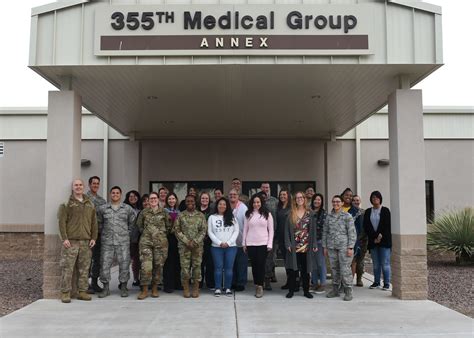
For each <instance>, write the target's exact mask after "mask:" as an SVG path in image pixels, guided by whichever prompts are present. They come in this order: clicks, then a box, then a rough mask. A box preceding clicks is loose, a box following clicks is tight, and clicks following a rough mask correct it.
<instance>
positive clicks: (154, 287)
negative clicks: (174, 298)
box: [151, 283, 160, 298]
mask: <svg viewBox="0 0 474 338" xmlns="http://www.w3.org/2000/svg"><path fill="white" fill-rule="evenodd" d="M151 296H152V297H153V298H158V297H160V294H159V293H158V284H156V283H153V284H151Z"/></svg>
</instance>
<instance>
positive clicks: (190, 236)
mask: <svg viewBox="0 0 474 338" xmlns="http://www.w3.org/2000/svg"><path fill="white" fill-rule="evenodd" d="M174 231H175V234H176V238H177V239H178V249H179V258H180V262H181V279H182V280H189V279H190V278H191V275H192V278H193V281H194V282H197V281H199V282H200V281H201V261H202V253H203V241H204V236H205V235H206V232H207V222H206V218H205V216H204V215H203V214H202V213H201V212H199V211H197V210H194V211H192V212H189V211H188V210H185V211H183V212H182V213H181V214H179V216H178V218H177V219H176V221H175V223H174ZM190 240H192V243H193V247H192V248H189V247H188V243H189V241H190ZM191 269H192V271H191Z"/></svg>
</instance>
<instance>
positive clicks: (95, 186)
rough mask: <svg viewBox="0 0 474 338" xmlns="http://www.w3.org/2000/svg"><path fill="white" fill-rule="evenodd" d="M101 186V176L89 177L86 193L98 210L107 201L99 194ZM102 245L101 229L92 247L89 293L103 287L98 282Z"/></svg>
mask: <svg viewBox="0 0 474 338" xmlns="http://www.w3.org/2000/svg"><path fill="white" fill-rule="evenodd" d="M99 188H100V178H99V177H98V176H92V177H90V178H89V191H88V192H87V193H86V195H87V197H89V199H90V200H91V201H92V203H94V207H95V210H96V212H97V211H98V210H99V207H100V206H101V205H104V204H105V203H107V202H106V201H105V199H104V198H102V197H101V196H100V195H99ZM100 247H101V240H100V229H99V233H98V235H97V241H96V243H95V246H94V247H93V248H92V262H91V267H90V277H91V284H90V285H89V289H88V290H87V293H90V294H94V293H96V292H101V291H102V288H101V287H100V286H99V284H97V280H98V278H99V274H100V250H101V249H100Z"/></svg>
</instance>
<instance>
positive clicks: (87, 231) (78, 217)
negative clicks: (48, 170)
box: [58, 179, 97, 303]
mask: <svg viewBox="0 0 474 338" xmlns="http://www.w3.org/2000/svg"><path fill="white" fill-rule="evenodd" d="M83 193H84V183H83V182H82V180H80V179H76V180H74V181H73V182H72V194H71V196H70V197H69V201H67V202H66V203H64V204H61V205H60V206H59V210H58V223H59V233H60V237H61V240H62V242H63V247H62V248H61V259H60V266H61V301H62V302H63V303H70V302H71V280H72V275H73V271H74V267H75V266H76V262H77V272H78V275H79V278H78V284H77V288H78V291H79V294H78V297H77V299H79V300H91V296H89V295H88V294H87V292H86V291H87V286H88V279H89V268H90V264H91V248H93V247H94V245H95V242H96V239H97V219H96V212H95V208H94V204H93V203H92V202H91V200H90V199H89V198H88V197H87V196H86V195H84V194H83Z"/></svg>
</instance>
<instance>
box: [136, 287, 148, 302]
mask: <svg viewBox="0 0 474 338" xmlns="http://www.w3.org/2000/svg"><path fill="white" fill-rule="evenodd" d="M146 297H148V285H142V291H141V292H140V293H139V294H138V296H137V299H138V300H143V299H145V298H146Z"/></svg>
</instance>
